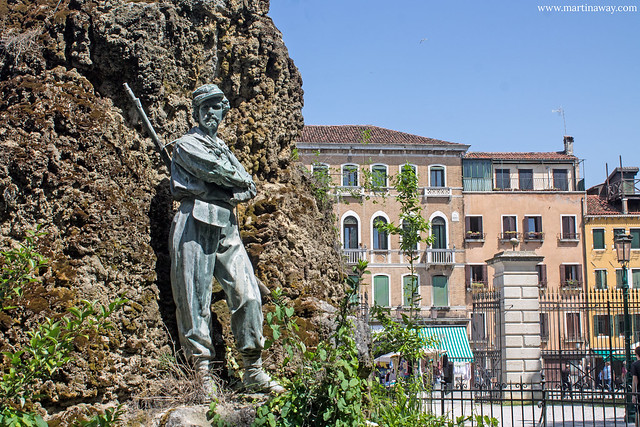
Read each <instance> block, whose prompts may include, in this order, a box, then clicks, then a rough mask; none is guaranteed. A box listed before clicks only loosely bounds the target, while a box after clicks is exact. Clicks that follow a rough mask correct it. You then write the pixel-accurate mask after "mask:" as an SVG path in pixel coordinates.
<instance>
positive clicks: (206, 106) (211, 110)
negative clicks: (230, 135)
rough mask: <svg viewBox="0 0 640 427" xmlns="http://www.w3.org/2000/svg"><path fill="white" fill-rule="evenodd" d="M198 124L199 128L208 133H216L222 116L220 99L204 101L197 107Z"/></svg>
mask: <svg viewBox="0 0 640 427" xmlns="http://www.w3.org/2000/svg"><path fill="white" fill-rule="evenodd" d="M198 113H199V114H198V117H199V119H198V124H199V125H200V128H201V129H203V130H206V131H208V132H212V133H216V132H217V131H218V126H219V125H220V122H221V121H222V117H223V116H224V109H223V104H222V97H214V98H209V99H207V100H205V101H204V102H203V103H202V104H200V107H198Z"/></svg>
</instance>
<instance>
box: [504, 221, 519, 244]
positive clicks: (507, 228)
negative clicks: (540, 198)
mask: <svg viewBox="0 0 640 427" xmlns="http://www.w3.org/2000/svg"><path fill="white" fill-rule="evenodd" d="M516 230H517V228H516V217H515V216H511V215H505V216H503V217H502V236H501V237H500V238H501V239H503V240H509V239H511V238H514V237H516V238H517V237H518V233H517V231H516Z"/></svg>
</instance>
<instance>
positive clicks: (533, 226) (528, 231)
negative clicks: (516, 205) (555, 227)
mask: <svg viewBox="0 0 640 427" xmlns="http://www.w3.org/2000/svg"><path fill="white" fill-rule="evenodd" d="M524 238H525V240H542V238H543V233H542V217H541V216H525V217H524Z"/></svg>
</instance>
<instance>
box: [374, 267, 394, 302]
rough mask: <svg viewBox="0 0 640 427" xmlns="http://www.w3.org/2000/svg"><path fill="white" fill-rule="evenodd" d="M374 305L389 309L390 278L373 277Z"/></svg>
mask: <svg viewBox="0 0 640 427" xmlns="http://www.w3.org/2000/svg"><path fill="white" fill-rule="evenodd" d="M373 303H374V304H377V305H379V306H381V307H389V305H390V304H389V276H382V275H379V276H373Z"/></svg>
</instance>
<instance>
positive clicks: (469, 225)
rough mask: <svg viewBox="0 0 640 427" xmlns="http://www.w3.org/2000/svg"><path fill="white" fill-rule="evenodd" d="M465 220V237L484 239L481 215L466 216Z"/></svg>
mask: <svg viewBox="0 0 640 427" xmlns="http://www.w3.org/2000/svg"><path fill="white" fill-rule="evenodd" d="M464 222H465V238H466V239H473V240H479V239H484V233H483V232H482V217H481V216H466V217H465V219H464Z"/></svg>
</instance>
